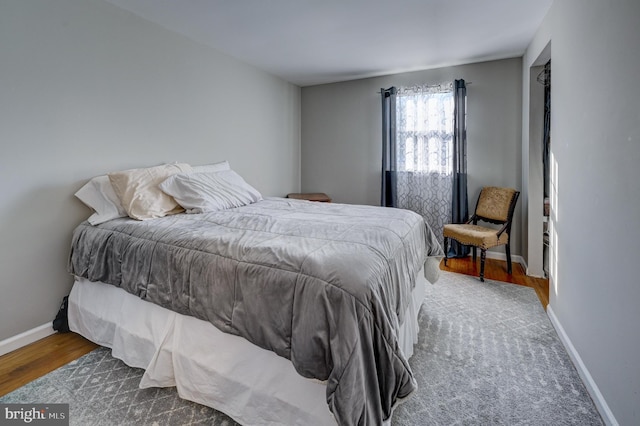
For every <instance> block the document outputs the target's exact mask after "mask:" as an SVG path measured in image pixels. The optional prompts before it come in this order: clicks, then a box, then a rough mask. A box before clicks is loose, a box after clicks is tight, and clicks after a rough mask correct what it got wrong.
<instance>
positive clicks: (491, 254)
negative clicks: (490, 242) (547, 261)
mask: <svg viewBox="0 0 640 426" xmlns="http://www.w3.org/2000/svg"><path fill="white" fill-rule="evenodd" d="M471 256H472V254H471V250H469V257H471ZM478 258H480V250H478ZM487 259H497V260H504V261H505V262H506V261H507V255H506V254H505V253H500V252H499V251H489V250H487ZM511 261H512V262H515V263H519V264H521V265H522V267H523V268H524V269H525V271H526V270H527V262H526V261H525V260H524V258H523V257H522V256H520V255H518V254H512V255H511Z"/></svg>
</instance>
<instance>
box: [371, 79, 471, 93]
mask: <svg viewBox="0 0 640 426" xmlns="http://www.w3.org/2000/svg"><path fill="white" fill-rule="evenodd" d="M471 84H473V82H471V81H465V83H464V85H465V86H469V85H471ZM414 86H421V85H420V84H415V85H414ZM422 86H423V87H440V86H442V84H425V85H422ZM384 92H386V90H380V91H379V92H376V93H378V94H382V93H384Z"/></svg>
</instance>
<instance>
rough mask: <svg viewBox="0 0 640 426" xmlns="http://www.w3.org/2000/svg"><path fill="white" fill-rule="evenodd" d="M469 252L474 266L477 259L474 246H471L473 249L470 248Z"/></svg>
mask: <svg viewBox="0 0 640 426" xmlns="http://www.w3.org/2000/svg"><path fill="white" fill-rule="evenodd" d="M471 252H472V253H473V264H474V265H475V263H476V259H477V256H476V246H473V247H472V248H471Z"/></svg>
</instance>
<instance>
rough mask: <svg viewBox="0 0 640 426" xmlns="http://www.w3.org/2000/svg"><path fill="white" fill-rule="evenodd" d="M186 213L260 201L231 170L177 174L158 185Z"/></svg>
mask: <svg viewBox="0 0 640 426" xmlns="http://www.w3.org/2000/svg"><path fill="white" fill-rule="evenodd" d="M160 189H161V190H162V191H164V192H165V193H166V194H168V195H170V196H172V197H173V198H174V199H175V200H176V201H177V202H178V204H180V205H181V206H182V207H184V209H185V210H186V211H187V213H205V212H212V211H218V210H224V209H229V208H233V207H240V206H245V205H247V204H251V203H255V202H257V201H260V200H262V195H261V194H260V192H258V190H257V189H255V188H254V187H252V186H251V185H249V184H248V183H247V182H245V181H244V179H242V177H241V176H240V175H239V174H237V173H236V172H234V171H233V170H224V171H221V172H215V173H188V174H183V173H180V174H176V175H173V176H170V177H169V178H167V179H166V180H165V181H164V182H162V183H161V184H160Z"/></svg>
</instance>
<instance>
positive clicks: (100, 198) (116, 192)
mask: <svg viewBox="0 0 640 426" xmlns="http://www.w3.org/2000/svg"><path fill="white" fill-rule="evenodd" d="M75 196H76V197H78V198H79V199H80V201H82V202H83V203H84V204H86V205H87V206H88V207H90V208H91V209H93V211H94V213H93V214H92V215H91V216H90V217H89V219H88V221H89V223H91V224H92V225H98V224H100V223H103V222H106V221H108V220H111V219H116V218H119V217H126V216H129V217H131V218H133V219H137V220H145V219H152V218H158V217H163V216H167V215H170V214H176V213H181V212H184V211H186V212H187V213H205V212H212V211H218V210H224V209H229V208H233V207H240V206H244V205H247V204H251V203H255V202H257V201H260V200H262V195H261V194H260V192H258V191H257V190H256V189H255V188H253V187H252V186H251V185H249V184H248V183H246V182H245V181H244V179H242V177H241V176H240V175H238V174H237V173H236V172H234V171H233V170H231V167H230V166H229V163H228V162H227V161H222V162H220V163H215V164H209V165H205V166H190V165H189V164H186V163H176V164H164V165H161V166H155V167H147V168H141V169H131V170H124V171H119V172H113V173H108V174H106V175H102V176H96V177H94V178H93V179H91V180H90V181H89V182H87V184H86V185H84V186H83V187H82V188H80V189H79V190H78V192H76V193H75Z"/></svg>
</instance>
